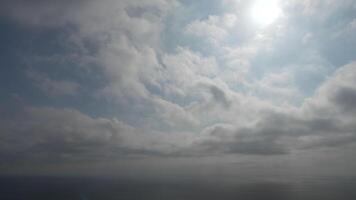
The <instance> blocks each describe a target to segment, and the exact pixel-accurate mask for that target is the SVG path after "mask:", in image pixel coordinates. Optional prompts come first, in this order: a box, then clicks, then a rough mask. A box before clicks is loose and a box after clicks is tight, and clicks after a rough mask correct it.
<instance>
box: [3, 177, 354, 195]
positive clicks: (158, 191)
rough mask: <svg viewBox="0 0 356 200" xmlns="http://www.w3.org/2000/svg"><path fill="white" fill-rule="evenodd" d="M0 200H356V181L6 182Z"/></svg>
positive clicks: (15, 179) (17, 179) (39, 179)
mask: <svg viewBox="0 0 356 200" xmlns="http://www.w3.org/2000/svg"><path fill="white" fill-rule="evenodd" d="M0 199H1V200H126V199H127V200H141V199H142V200H266V199H267V200H269V199H271V200H353V199H356V178H353V177H342V178H341V177H318V178H315V177H301V178H296V179H293V180H287V181H273V180H269V181H251V182H239V181H236V182H221V181H216V182H215V181H214V180H210V181H202V180H189V179H184V180H161V181H160V180H137V179H121V178H68V177H67V178H63V177H62V178H58V177H19V176H17V177H9V176H8V177H1V178H0Z"/></svg>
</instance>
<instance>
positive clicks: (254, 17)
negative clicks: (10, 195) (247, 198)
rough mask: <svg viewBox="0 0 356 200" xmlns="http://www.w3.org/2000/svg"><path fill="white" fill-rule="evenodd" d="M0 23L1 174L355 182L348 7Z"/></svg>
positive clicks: (71, 8)
mask: <svg viewBox="0 0 356 200" xmlns="http://www.w3.org/2000/svg"><path fill="white" fill-rule="evenodd" d="M0 13H1V14H0V44H1V48H0V113H1V115H0V169H1V171H2V173H3V174H55V175H58V174H64V175H67V174H81V173H82V174H106V175H130V174H132V175H133V176H138V175H137V174H142V175H147V176H149V175H151V176H156V175H157V176H166V175H167V176H169V175H170V174H176V175H177V174H185V175H187V174H195V175H197V174H198V175H202V176H208V175H210V174H219V175H221V176H226V177H228V175H230V174H236V173H241V174H253V175H254V176H260V175H261V176H263V175H265V174H284V173H285V174H291V173H292V174H293V173H312V174H315V173H316V174H317V173H325V174H343V175H346V176H348V175H355V170H354V169H355V167H356V159H355V157H354V153H355V152H356V2H355V1H354V0H283V1H278V0H253V1H247V0H196V1H189V0H141V1H132V0H101V1H95V0H86V1H84V0H77V1H69V0H63V1H56V0H31V1H28V0H12V1H1V3H0ZM152 174H153V175H152Z"/></svg>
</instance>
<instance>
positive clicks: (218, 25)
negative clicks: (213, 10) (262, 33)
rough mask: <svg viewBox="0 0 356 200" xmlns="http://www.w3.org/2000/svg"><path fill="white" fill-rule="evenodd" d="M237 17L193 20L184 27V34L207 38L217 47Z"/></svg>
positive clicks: (226, 16)
mask: <svg viewBox="0 0 356 200" xmlns="http://www.w3.org/2000/svg"><path fill="white" fill-rule="evenodd" d="M236 20H237V17H236V16H235V15H233V14H226V15H224V16H209V18H208V19H206V20H195V21H193V22H191V23H190V24H188V25H187V26H186V27H185V30H184V32H185V33H186V34H189V35H193V36H196V37H202V38H207V40H208V41H210V42H211V43H212V44H215V45H218V44H219V42H220V41H222V40H223V39H225V37H226V36H227V35H228V29H230V28H232V27H234V25H235V23H236Z"/></svg>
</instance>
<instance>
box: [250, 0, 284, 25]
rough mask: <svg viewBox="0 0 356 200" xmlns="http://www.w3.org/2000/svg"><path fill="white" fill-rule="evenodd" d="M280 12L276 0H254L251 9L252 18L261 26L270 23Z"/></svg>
mask: <svg viewBox="0 0 356 200" xmlns="http://www.w3.org/2000/svg"><path fill="white" fill-rule="evenodd" d="M280 14H281V9H280V7H279V5H278V0H255V2H254V5H253V6H252V9H251V15H252V18H253V20H254V21H255V22H256V23H257V24H259V25H261V26H266V25H269V24H272V23H273V22H274V21H275V20H276V19H277V18H278V17H279V16H280Z"/></svg>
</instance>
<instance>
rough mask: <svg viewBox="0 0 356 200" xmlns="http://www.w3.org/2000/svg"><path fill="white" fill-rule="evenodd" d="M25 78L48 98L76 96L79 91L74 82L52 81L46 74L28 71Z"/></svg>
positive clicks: (78, 86) (77, 85)
mask: <svg viewBox="0 0 356 200" xmlns="http://www.w3.org/2000/svg"><path fill="white" fill-rule="evenodd" d="M27 76H28V77H29V79H31V81H32V82H33V84H34V86H35V87H37V88H38V89H40V90H41V91H42V92H44V93H45V94H46V95H48V96H53V97H55V96H76V95H78V93H79V90H80V85H79V84H78V83H76V82H74V81H67V80H53V79H51V78H50V77H48V76H47V75H46V74H42V73H38V72H35V71H28V72H27Z"/></svg>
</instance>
